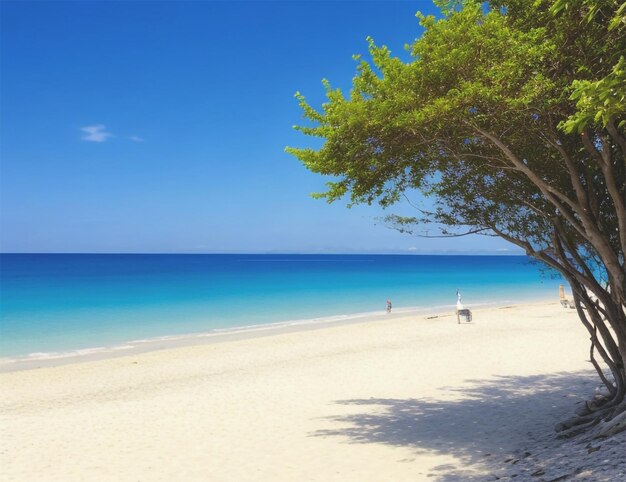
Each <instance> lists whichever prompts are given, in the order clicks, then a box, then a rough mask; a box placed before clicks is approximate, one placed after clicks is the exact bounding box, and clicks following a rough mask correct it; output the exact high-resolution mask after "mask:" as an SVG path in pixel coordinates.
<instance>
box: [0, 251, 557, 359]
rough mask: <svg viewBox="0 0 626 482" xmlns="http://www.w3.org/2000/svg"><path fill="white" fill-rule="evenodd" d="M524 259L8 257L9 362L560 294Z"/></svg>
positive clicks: (0, 261)
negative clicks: (389, 310) (167, 338)
mask: <svg viewBox="0 0 626 482" xmlns="http://www.w3.org/2000/svg"><path fill="white" fill-rule="evenodd" d="M559 282H560V281H559V280H558V279H554V278H550V277H548V276H546V274H545V273H542V272H541V270H540V267H539V266H538V265H536V264H533V263H531V262H530V261H529V259H528V258H526V257H525V256H392V255H135V254H125V255H118V254H102V255H91V254H2V255H0V357H3V358H6V357H21V356H25V355H29V354H42V353H55V352H67V351H71V350H80V349H85V348H92V347H101V346H112V345H116V344H121V343H124V342H128V341H132V340H137V339H147V338H152V337H159V336H164V335H178V334H188V333H198V332H210V331H212V330H218V329H229V328H235V327H241V326H248V325H258V324H267V323H277V322H286V321H290V320H303V319H313V318H324V317H332V316H337V315H348V314H354V313H368V312H383V311H384V309H385V302H386V300H387V298H390V299H391V300H392V302H393V306H394V311H402V310H407V311H408V310H428V309H432V308H444V307H449V308H451V307H453V306H454V304H455V303H456V289H457V288H459V289H460V290H461V292H462V295H463V302H464V303H465V304H467V305H469V306H470V307H472V306H474V307H478V306H480V305H485V304H495V303H502V302H520V301H529V300H533V299H538V298H540V299H545V298H549V297H555V296H556V295H557V293H558V284H559Z"/></svg>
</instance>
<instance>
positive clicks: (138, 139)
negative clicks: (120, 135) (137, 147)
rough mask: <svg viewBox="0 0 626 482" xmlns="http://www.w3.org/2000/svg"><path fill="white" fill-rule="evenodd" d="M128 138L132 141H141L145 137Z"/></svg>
mask: <svg viewBox="0 0 626 482" xmlns="http://www.w3.org/2000/svg"><path fill="white" fill-rule="evenodd" d="M128 138H129V139H130V140H131V141H133V142H143V141H145V139H144V138H143V137H139V136H129V137H128Z"/></svg>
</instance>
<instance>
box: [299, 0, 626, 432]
mask: <svg viewBox="0 0 626 482" xmlns="http://www.w3.org/2000/svg"><path fill="white" fill-rule="evenodd" d="M625 5H626V4H621V3H620V2H618V1H616V0H492V1H490V2H488V5H487V6H486V5H485V4H481V3H479V2H476V1H471V0H470V1H456V2H454V1H452V2H445V3H444V2H442V1H441V0H440V1H439V6H440V7H442V11H443V16H442V18H440V19H437V18H435V17H432V16H423V15H421V14H419V13H418V17H419V20H420V23H421V25H422V26H423V27H424V29H425V30H424V33H423V35H422V36H421V38H419V39H418V40H417V41H415V43H414V44H413V45H412V46H411V47H410V51H411V55H412V61H411V62H408V63H406V62H403V61H401V60H400V59H399V58H397V57H394V56H392V55H391V53H390V51H389V50H388V49H387V48H386V47H384V46H383V47H378V46H376V45H375V44H374V42H373V41H372V40H371V39H370V40H369V54H370V56H371V61H369V62H368V61H365V60H362V59H361V58H360V57H357V61H358V65H357V73H356V76H355V77H354V79H353V86H352V89H351V91H350V93H349V95H347V96H346V95H344V94H343V93H342V92H341V91H340V90H339V89H333V88H332V87H331V86H330V84H329V83H328V82H327V81H324V86H325V88H326V95H327V99H328V101H327V102H326V103H325V104H323V106H322V108H321V110H319V111H318V110H316V109H314V108H313V107H312V106H310V105H309V104H308V103H307V102H306V100H305V98H304V97H303V96H302V95H301V94H299V93H298V94H296V96H297V98H298V99H299V102H300V105H301V107H302V109H303V111H304V115H305V118H307V119H308V120H310V121H312V122H311V123H310V124H309V125H308V126H302V127H296V128H297V129H299V130H300V131H302V132H303V133H305V134H307V135H311V136H316V137H320V138H322V139H323V140H324V144H323V146H322V147H321V148H320V149H298V148H287V150H288V152H291V153H292V154H294V155H295V156H296V157H297V158H299V159H300V160H301V161H302V162H303V163H304V165H305V166H306V167H307V168H308V169H310V170H311V171H313V172H316V173H320V174H323V175H329V176H333V180H332V181H331V182H329V183H327V186H328V190H327V191H326V192H325V193H321V194H318V195H317V196H318V197H322V198H325V199H326V200H327V201H328V202H332V201H335V200H338V199H340V198H343V197H345V196H348V197H349V199H350V201H351V202H352V203H369V204H371V203H374V202H378V203H380V204H381V205H382V206H384V207H389V206H391V205H393V204H394V203H396V202H397V201H399V200H400V199H401V198H402V197H403V196H407V195H410V194H411V192H413V191H414V190H419V191H421V192H422V193H423V194H424V195H426V196H428V197H430V198H432V200H433V203H434V205H435V208H434V209H432V210H430V211H428V212H427V211H421V214H420V216H419V217H401V216H395V215H389V216H387V221H388V222H389V223H391V224H392V225H393V226H394V227H396V228H397V229H400V230H402V231H407V232H415V230H416V229H419V228H420V226H423V225H424V223H435V225H436V226H438V227H440V229H441V231H442V234H444V235H462V234H464V233H467V232H473V233H481V234H485V235H495V236H500V237H502V238H504V239H506V240H508V241H510V242H511V243H513V244H515V245H517V246H520V247H522V248H523V249H524V250H525V251H526V253H527V254H528V255H529V256H532V257H534V258H536V259H538V260H540V261H542V262H543V263H545V264H547V265H549V266H550V267H552V268H554V269H556V270H557V271H559V272H560V273H561V274H562V275H563V276H564V277H565V278H566V279H567V281H568V282H569V284H570V286H571V288H572V292H573V294H574V300H575V304H576V308H577V311H578V314H579V316H580V319H581V321H582V323H583V324H584V325H585V327H586V328H587V330H588V331H589V334H590V337H591V360H592V363H593V364H594V367H595V368H596V370H597V372H598V374H599V376H600V378H601V379H602V381H603V382H604V385H605V386H606V394H605V395H604V396H603V397H602V398H601V399H598V398H597V397H596V399H595V400H593V401H590V402H588V403H587V405H586V407H585V409H584V410H582V411H580V412H579V414H578V416H577V417H575V418H572V419H571V420H567V421H565V422H563V423H561V424H559V425H558V426H557V431H559V432H560V433H561V435H562V436H569V435H574V434H576V433H579V432H582V431H586V430H588V429H589V430H590V431H591V433H592V434H594V435H608V434H611V433H615V432H617V431H621V430H624V428H625V427H626V401H625V393H626V374H625V369H624V366H625V364H626V313H625V311H626V272H625V262H624V256H625V253H626V161H625V158H626V157H625V156H626V133H625V129H624V125H625V124H626V60H625V56H626V17H625V16H624V15H625V10H626V7H625ZM597 355H599V359H596V356H597Z"/></svg>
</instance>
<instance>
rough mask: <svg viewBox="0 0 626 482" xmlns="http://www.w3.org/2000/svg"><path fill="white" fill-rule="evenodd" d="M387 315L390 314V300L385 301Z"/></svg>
mask: <svg viewBox="0 0 626 482" xmlns="http://www.w3.org/2000/svg"><path fill="white" fill-rule="evenodd" d="M387 313H391V300H387Z"/></svg>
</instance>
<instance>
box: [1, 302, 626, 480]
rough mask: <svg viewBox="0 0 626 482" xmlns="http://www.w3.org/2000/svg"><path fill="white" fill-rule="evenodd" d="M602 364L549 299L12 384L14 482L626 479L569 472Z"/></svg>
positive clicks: (149, 358)
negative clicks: (573, 435) (561, 475)
mask: <svg viewBox="0 0 626 482" xmlns="http://www.w3.org/2000/svg"><path fill="white" fill-rule="evenodd" d="M587 358H588V336H587V335H586V333H585V331H584V328H583V327H582V325H581V324H580V322H579V321H578V318H577V316H576V314H575V312H574V310H566V309H563V308H561V306H560V305H559V304H558V303H535V304H532V305H525V306H516V307H507V308H490V309H485V310H475V311H474V321H473V323H471V324H461V325H457V323H456V318H454V317H453V316H450V315H448V316H445V317H439V318H434V319H426V317H425V316H420V317H412V318H399V319H390V318H386V319H382V320H381V321H377V322H369V323H360V324H351V325H345V326H332V327H327V328H324V329H320V330H314V331H300V332H295V333H282V334H276V335H275V336H266V337H260V338H252V339H245V340H236V341H227V342H223V343H216V344H208V345H200V346H191V347H182V348H175V349H170V350H162V351H156V352H151V353H143V354H136V355H132V356H124V357H118V358H111V359H106V360H99V361H90V362H86V363H76V364H70V365H64V366H56V367H48V368H41V369H34V370H27V371H19V372H10V373H2V374H0V387H1V390H2V396H1V402H0V479H1V480H3V481H8V480H63V481H74V480H90V481H91V480H123V481H125V480H129V481H130V480H133V481H137V480H142V481H151V480H168V481H169V480H216V481H246V480H250V481H252V480H254V481H265V480H290V481H304V480H315V481H328V480H337V481H346V480H347V481H369V480H373V481H375V480H380V481H404V480H406V481H409V480H410V481H420V480H440V481H452V480H459V481H464V480H491V479H493V478H495V477H496V476H501V477H507V476H511V475H513V474H514V473H515V475H518V477H517V478H516V479H515V480H518V481H519V480H526V479H528V480H550V479H549V477H550V476H551V474H554V473H556V472H555V471H557V470H561V471H563V470H565V471H570V472H571V474H570V475H572V477H574V476H575V475H576V474H574V472H575V470H578V471H579V474H578V476H580V474H581V473H582V474H586V477H587V478H585V479H581V480H622V479H619V478H617V479H604V478H602V477H604V475H606V474H608V475H610V476H616V477H620V475H619V471H620V470H624V474H626V466H619V464H617V465H616V464H614V463H612V462H611V463H610V464H609V463H605V465H604V466H602V464H601V461H602V460H604V459H605V458H606V457H607V454H608V452H606V450H608V449H609V448H610V447H609V446H608V445H605V446H603V447H601V448H600V450H598V451H595V452H594V453H593V454H592V455H591V456H590V457H596V458H592V459H590V461H587V462H586V463H587V464H588V465H589V464H591V465H590V466H589V467H582V468H581V467H579V466H576V467H574V466H572V467H570V465H571V464H570V462H572V460H573V461H575V460H576V457H574V456H575V455H576V454H577V453H578V452H580V453H581V454H582V453H583V452H584V454H587V449H585V447H584V446H582V445H580V444H578V445H576V444H573V443H568V444H566V445H567V447H569V448H567V451H566V452H564V453H561V458H560V459H559V455H558V453H559V452H558V451H559V450H564V449H563V447H565V445H563V443H562V442H560V441H556V440H555V438H554V433H553V431H552V427H553V426H554V424H555V423H557V422H558V421H560V420H562V419H564V418H568V417H570V416H571V415H573V412H574V410H575V408H577V403H579V402H580V401H581V400H582V399H584V398H585V397H589V396H590V395H591V394H592V393H593V389H594V388H595V387H596V385H597V384H598V382H597V379H596V376H595V372H594V371H593V369H592V368H591V365H590V364H589V363H588V362H587V361H586V360H587ZM616 440H618V441H619V440H624V439H623V437H622V438H621V439H616ZM613 445H615V444H613ZM613 448H615V447H613ZM618 449H623V446H619V447H618ZM577 451H578V452H577ZM525 452H530V453H531V455H526V457H523V456H524V454H525ZM570 455H572V457H569V456H570ZM609 455H610V454H609ZM520 457H523V460H522V461H521V462H519V463H518V462H515V463H514V464H513V463H512V462H513V461H514V460H517V459H520ZM550 457H553V459H552V461H551V463H550V464H548V465H550V466H549V467H547V468H545V469H543V470H544V472H546V475H541V474H540V475H536V476H531V475H529V474H530V473H531V471H536V470H542V469H541V467H543V464H545V463H546V461H547V460H549V459H550ZM505 460H509V462H504V461H505ZM559 460H560V462H559ZM572 463H574V462H572ZM568 464H570V465H568ZM574 465H575V464H574ZM598 467H600V468H598ZM602 468H605V469H606V470H604V471H603V470H601V469H602ZM583 470H587V471H588V472H586V473H585V472H583ZM568 473H569V472H568ZM603 474H604V475H603ZM566 475H567V474H566ZM578 476H577V477H578ZM594 477H595V478H594ZM561 480H565V479H561ZM576 480H578V479H576ZM624 480H626V476H625V477H624Z"/></svg>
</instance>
